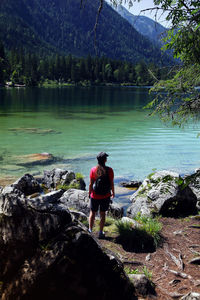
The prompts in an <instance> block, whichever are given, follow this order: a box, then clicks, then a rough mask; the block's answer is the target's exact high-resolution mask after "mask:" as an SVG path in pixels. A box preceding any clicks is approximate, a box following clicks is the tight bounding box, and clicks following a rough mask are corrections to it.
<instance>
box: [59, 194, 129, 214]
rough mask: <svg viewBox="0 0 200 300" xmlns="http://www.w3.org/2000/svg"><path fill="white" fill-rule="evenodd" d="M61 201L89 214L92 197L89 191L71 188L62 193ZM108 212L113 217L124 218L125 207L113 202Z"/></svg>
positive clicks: (71, 207) (70, 207)
mask: <svg viewBox="0 0 200 300" xmlns="http://www.w3.org/2000/svg"><path fill="white" fill-rule="evenodd" d="M60 201H61V202H62V203H65V204H66V205H67V206H68V207H69V209H74V210H77V211H80V212H83V213H84V214H86V215H89V212H90V199H89V196H88V192H87V191H82V190H76V189H69V190H68V191H66V192H65V193H64V194H63V195H62V197H61V199H60ZM108 214H109V215H110V216H111V217H113V218H122V217H123V208H122V207H120V206H119V204H117V203H112V204H110V207H109V210H108Z"/></svg>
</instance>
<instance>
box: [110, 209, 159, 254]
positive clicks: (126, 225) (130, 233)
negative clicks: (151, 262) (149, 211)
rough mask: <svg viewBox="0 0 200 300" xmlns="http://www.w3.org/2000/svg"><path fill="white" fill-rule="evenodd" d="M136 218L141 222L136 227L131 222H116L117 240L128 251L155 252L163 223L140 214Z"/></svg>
mask: <svg viewBox="0 0 200 300" xmlns="http://www.w3.org/2000/svg"><path fill="white" fill-rule="evenodd" d="M135 220H136V221H137V222H138V223H139V224H140V226H138V227H134V225H133V224H132V223H131V222H122V221H117V222H116V231H117V233H118V237H117V241H118V242H119V243H121V244H122V246H123V247H124V248H125V249H126V250H128V251H135V252H148V251H149V252H153V251H155V249H156V247H157V246H158V244H159V241H160V238H161V237H160V231H161V229H162V224H161V223H160V222H158V219H153V218H150V217H146V216H141V214H138V215H137V217H136V218H135Z"/></svg>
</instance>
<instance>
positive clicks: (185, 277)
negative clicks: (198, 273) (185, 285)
mask: <svg viewBox="0 0 200 300" xmlns="http://www.w3.org/2000/svg"><path fill="white" fill-rule="evenodd" d="M168 271H169V272H170V273H172V274H174V275H176V276H177V277H181V278H184V279H190V280H192V276H191V275H188V274H186V273H183V272H177V271H174V270H171V269H168Z"/></svg>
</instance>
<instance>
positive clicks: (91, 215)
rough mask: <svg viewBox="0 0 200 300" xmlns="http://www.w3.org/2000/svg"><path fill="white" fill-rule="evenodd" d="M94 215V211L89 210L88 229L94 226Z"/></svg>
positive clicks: (90, 229)
mask: <svg viewBox="0 0 200 300" xmlns="http://www.w3.org/2000/svg"><path fill="white" fill-rule="evenodd" d="M95 216H96V212H95V211H92V210H91V211H90V215H89V231H92V228H93V226H94V221H95Z"/></svg>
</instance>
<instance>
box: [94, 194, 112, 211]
mask: <svg viewBox="0 0 200 300" xmlns="http://www.w3.org/2000/svg"><path fill="white" fill-rule="evenodd" d="M109 204H110V197H108V198H105V199H93V198H90V209H91V210H92V211H95V212H97V211H98V209H99V207H100V211H107V210H108V209H109Z"/></svg>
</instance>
